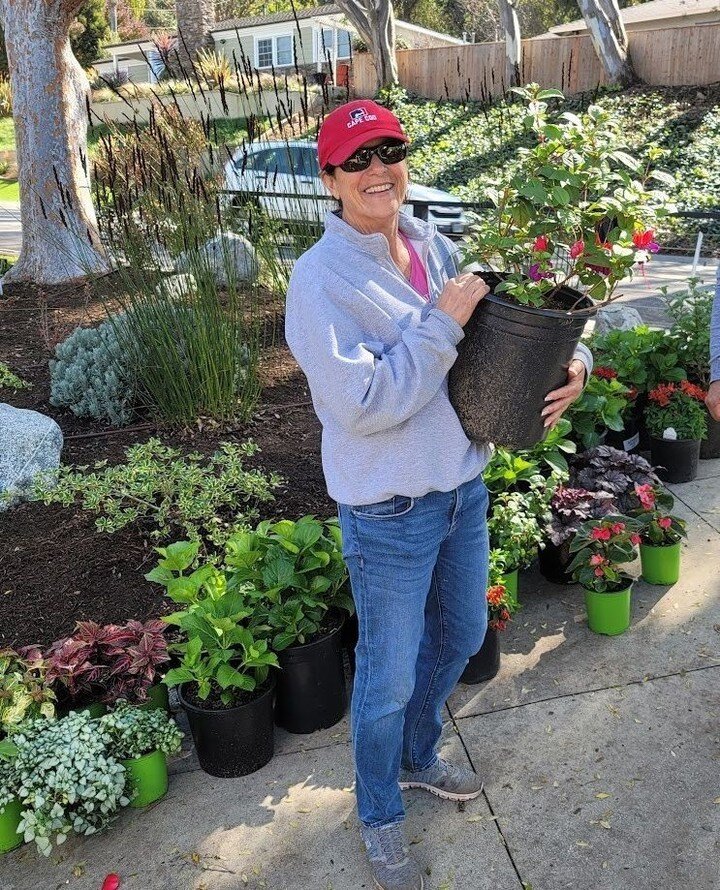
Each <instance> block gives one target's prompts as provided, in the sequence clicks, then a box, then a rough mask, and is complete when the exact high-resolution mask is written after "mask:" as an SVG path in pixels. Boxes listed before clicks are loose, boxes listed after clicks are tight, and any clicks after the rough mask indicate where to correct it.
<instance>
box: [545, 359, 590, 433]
mask: <svg viewBox="0 0 720 890" xmlns="http://www.w3.org/2000/svg"><path fill="white" fill-rule="evenodd" d="M584 383H585V365H584V364H583V363H582V362H581V361H580V359H578V358H574V359H573V360H572V361H571V362H570V367H569V368H568V372H567V383H566V384H565V386H561V387H560V389H554V390H553V391H552V392H551V393H548V394H547V395H546V396H545V401H546V402H547V405H546V406H545V407H544V408H543V410H542V417H544V418H545V427H546V428H547V427H553V426H555V424H556V423H557V422H558V420H560V418H561V417H562V416H563V414H564V413H565V412H566V411H567V409H568V408H569V407H570V405H572V403H573V402H574V401H575V399H577V398H578V396H579V395H580V393H581V392H582V390H583V385H584Z"/></svg>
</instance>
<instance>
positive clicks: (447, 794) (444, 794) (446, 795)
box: [400, 782, 484, 801]
mask: <svg viewBox="0 0 720 890" xmlns="http://www.w3.org/2000/svg"><path fill="white" fill-rule="evenodd" d="M483 787H484V786H483V785H481V786H480V788H479V790H478V791H471V792H470V793H469V794H458V793H457V792H454V791H443V790H442V788H438V787H437V786H436V785H428V784H427V782H400V790H401V791H407V790H408V789H410V788H420V789H421V790H422V791H429V792H430V794H434V795H435V797H440V798H442V799H443V800H460V801H462V800H475V798H476V797H480V795H481V794H482V793H483Z"/></svg>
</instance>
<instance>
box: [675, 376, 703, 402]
mask: <svg viewBox="0 0 720 890" xmlns="http://www.w3.org/2000/svg"><path fill="white" fill-rule="evenodd" d="M680 389H681V390H682V391H683V392H684V393H685V394H686V395H688V396H691V397H692V398H693V399H697V400H698V402H704V401H705V396H706V395H707V393H706V392H705V390H704V389H703V388H702V387H701V386H696V384H694V383H690V381H689V380H681V381H680Z"/></svg>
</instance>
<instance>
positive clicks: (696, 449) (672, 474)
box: [650, 436, 700, 482]
mask: <svg viewBox="0 0 720 890" xmlns="http://www.w3.org/2000/svg"><path fill="white" fill-rule="evenodd" d="M699 460H700V440H699V439H656V438H655V436H651V437H650V463H651V464H652V465H653V466H654V467H655V470H656V472H657V474H658V476H659V477H660V479H662V481H663V482H692V480H693V479H694V478H695V477H696V476H697V473H698V462H699Z"/></svg>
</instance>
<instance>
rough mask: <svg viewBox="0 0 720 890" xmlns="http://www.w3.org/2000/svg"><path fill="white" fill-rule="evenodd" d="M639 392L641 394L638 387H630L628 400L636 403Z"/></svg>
mask: <svg viewBox="0 0 720 890" xmlns="http://www.w3.org/2000/svg"><path fill="white" fill-rule="evenodd" d="M638 392H639V390H638V388H637V386H631V387H630V392H628V394H627V398H628V399H629V400H630V401H631V402H634V401H635V399H636V398H637V397H638Z"/></svg>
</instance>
